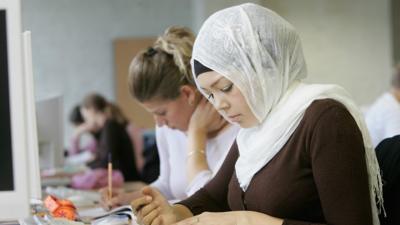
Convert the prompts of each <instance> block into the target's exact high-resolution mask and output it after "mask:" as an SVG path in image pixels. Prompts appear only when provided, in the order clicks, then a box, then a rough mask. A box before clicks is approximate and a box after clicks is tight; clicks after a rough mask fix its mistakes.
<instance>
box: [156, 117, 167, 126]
mask: <svg viewBox="0 0 400 225" xmlns="http://www.w3.org/2000/svg"><path fill="white" fill-rule="evenodd" d="M153 117H154V121H156V124H157V126H159V127H161V126H164V125H166V124H167V120H166V119H165V118H164V117H163V116H157V115H155V116H153Z"/></svg>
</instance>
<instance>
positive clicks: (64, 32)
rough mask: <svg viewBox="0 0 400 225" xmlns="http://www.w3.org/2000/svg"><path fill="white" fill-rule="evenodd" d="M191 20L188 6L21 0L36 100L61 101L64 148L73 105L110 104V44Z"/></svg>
mask: <svg viewBox="0 0 400 225" xmlns="http://www.w3.org/2000/svg"><path fill="white" fill-rule="evenodd" d="M190 15H191V12H190V1H187V0H168V1H158V0H22V17H23V28H24V29H25V30H31V31H32V54H33V66H34V77H35V91H36V98H39V99H42V98H45V97H46V96H51V95H54V94H59V93H61V94H63V95H64V108H65V109H64V117H65V124H66V132H65V141H66V144H67V142H68V137H70V135H71V129H70V127H69V126H68V123H67V118H66V117H67V115H68V113H69V110H70V109H71V108H72V106H73V105H74V104H76V103H78V102H79V101H81V100H82V98H83V97H84V95H85V94H86V93H88V92H91V91H97V92H100V93H102V94H104V95H105V96H106V97H108V98H110V99H114V67H113V66H114V59H113V46H112V41H113V40H114V39H115V38H121V37H133V36H135V37H138V36H139V37H140V36H155V35H158V34H160V33H161V32H162V31H163V30H164V29H165V28H166V27H168V26H170V25H175V24H181V25H185V26H191V24H192V21H191V17H190Z"/></svg>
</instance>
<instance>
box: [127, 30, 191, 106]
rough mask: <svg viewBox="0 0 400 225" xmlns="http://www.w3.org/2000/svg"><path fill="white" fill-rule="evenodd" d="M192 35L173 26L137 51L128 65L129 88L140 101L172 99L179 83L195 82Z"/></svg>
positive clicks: (175, 96)
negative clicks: (153, 41) (192, 66)
mask: <svg viewBox="0 0 400 225" xmlns="http://www.w3.org/2000/svg"><path fill="white" fill-rule="evenodd" d="M194 39H195V36H194V34H193V32H192V31H191V30H190V29H188V28H185V27H179V26H173V27H170V28H168V29H167V30H166V31H165V33H164V34H163V35H162V36H160V37H159V38H158V39H157V41H156V42H155V43H154V45H153V46H152V47H149V48H148V49H146V50H144V51H142V52H140V53H138V54H137V55H136V56H135V57H134V58H133V60H132V62H131V64H130V67H129V78H128V83H129V91H130V93H131V95H132V96H133V97H135V98H136V99H137V100H139V101H140V102H143V101H147V100H151V99H162V100H164V99H175V98H177V97H178V96H179V94H180V87H181V86H182V85H186V84H189V85H194V81H193V78H192V73H191V67H190V58H191V56H192V49H193V43H194Z"/></svg>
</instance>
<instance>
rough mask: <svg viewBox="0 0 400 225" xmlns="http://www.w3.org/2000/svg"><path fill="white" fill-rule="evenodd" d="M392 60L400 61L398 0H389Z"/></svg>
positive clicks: (399, 5)
mask: <svg viewBox="0 0 400 225" xmlns="http://www.w3.org/2000/svg"><path fill="white" fill-rule="evenodd" d="M390 8H391V13H392V34H393V38H392V41H393V59H394V60H393V61H394V62H395V63H400V1H399V0H391V7H390Z"/></svg>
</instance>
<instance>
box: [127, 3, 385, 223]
mask: <svg viewBox="0 0 400 225" xmlns="http://www.w3.org/2000/svg"><path fill="white" fill-rule="evenodd" d="M192 66H193V71H194V75H195V80H196V83H197V86H198V88H199V89H200V90H201V91H202V93H203V94H204V95H205V96H207V98H208V99H209V100H210V101H211V102H212V103H213V104H214V106H215V107H216V108H217V110H218V111H219V112H220V113H221V114H222V115H223V116H225V118H226V119H227V120H229V121H230V122H233V123H237V124H239V125H240V126H241V128H242V129H241V130H240V132H239V135H238V137H237V140H236V144H234V145H233V146H232V148H231V150H230V153H229V155H228V156H227V158H226V160H225V162H224V164H223V166H222V167H221V169H220V171H219V172H218V174H217V175H216V177H215V178H214V179H213V180H211V181H210V183H208V185H206V186H205V187H204V188H203V189H201V190H199V191H198V192H196V193H195V194H194V195H193V196H191V197H189V198H188V199H186V200H184V201H182V202H180V203H178V204H176V205H173V206H170V205H168V203H167V202H166V201H165V199H164V198H163V196H162V195H160V194H159V193H158V192H157V191H156V190H154V189H151V188H144V189H143V191H142V192H143V194H144V195H145V197H143V198H141V199H138V200H136V201H134V202H132V206H133V207H134V208H136V209H137V210H138V212H139V214H138V215H139V218H140V219H141V220H142V221H143V222H144V224H152V225H155V224H173V223H175V222H177V221H180V222H179V223H177V224H179V225H184V224H205V225H211V224H218V225H228V224H232V225H234V224H235V225H239V224H268V225H269V224H271V225H272V224H277V225H278V224H285V225H305V224H336V225H349V224H351V225H369V224H373V225H377V224H379V220H378V209H377V204H376V200H378V203H379V205H381V203H382V202H381V201H382V191H381V188H382V184H381V179H380V175H379V166H378V164H377V161H376V157H375V155H374V151H373V148H372V145H371V141H370V137H369V134H368V132H367V129H366V127H365V123H364V121H363V119H362V115H361V113H360V112H359V110H358V108H357V107H356V105H355V104H354V103H353V101H352V100H351V99H350V97H349V95H348V94H347V92H346V91H344V90H343V89H342V88H340V87H338V86H335V85H310V84H305V83H303V82H302V79H304V78H305V77H306V75H307V71H306V65H305V61H304V58H303V53H302V48H301V43H300V39H299V37H298V34H297V33H296V31H295V30H294V28H293V27H292V26H291V25H290V24H289V23H288V22H286V21H285V20H284V19H282V18H281V17H280V16H278V15H277V14H275V13H274V12H272V11H270V10H268V9H266V8H263V7H261V6H258V5H255V4H243V5H239V6H235V7H231V8H227V9H224V10H221V11H219V12H217V13H215V14H213V15H212V16H210V17H209V18H208V19H207V20H206V22H205V23H204V24H203V26H202V28H201V29H200V32H199V35H198V37H197V39H196V42H195V45H194V49H193V55H192ZM206 212H208V213H206ZM210 212H217V213H210Z"/></svg>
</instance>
